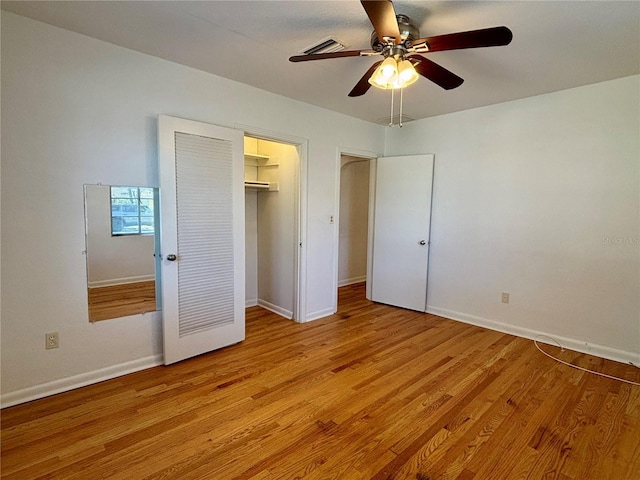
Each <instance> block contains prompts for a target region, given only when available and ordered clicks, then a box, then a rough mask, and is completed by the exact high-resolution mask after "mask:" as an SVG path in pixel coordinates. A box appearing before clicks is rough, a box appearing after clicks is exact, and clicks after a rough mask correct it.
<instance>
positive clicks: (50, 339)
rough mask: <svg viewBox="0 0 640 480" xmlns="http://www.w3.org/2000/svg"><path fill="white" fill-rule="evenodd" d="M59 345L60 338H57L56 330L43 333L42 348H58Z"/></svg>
mask: <svg viewBox="0 0 640 480" xmlns="http://www.w3.org/2000/svg"><path fill="white" fill-rule="evenodd" d="M59 346H60V339H59V338H58V332H51V333H45V334H44V348H46V349H47V350H51V349H52V348H58V347H59Z"/></svg>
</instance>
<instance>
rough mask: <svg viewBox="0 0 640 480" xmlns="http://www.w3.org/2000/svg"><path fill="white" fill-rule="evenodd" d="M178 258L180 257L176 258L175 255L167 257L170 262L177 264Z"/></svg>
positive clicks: (171, 254)
mask: <svg viewBox="0 0 640 480" xmlns="http://www.w3.org/2000/svg"><path fill="white" fill-rule="evenodd" d="M177 258H178V257H176V256H175V255H174V254H173V253H170V254H169V255H167V260H169V261H170V262H175V261H176V259H177Z"/></svg>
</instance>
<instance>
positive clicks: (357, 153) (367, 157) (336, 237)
mask: <svg viewBox="0 0 640 480" xmlns="http://www.w3.org/2000/svg"><path fill="white" fill-rule="evenodd" d="M343 155H348V156H350V157H357V158H360V159H362V161H369V213H368V224H367V274H366V277H367V279H366V297H367V299H370V298H371V272H372V265H373V241H374V239H373V218H374V213H375V212H374V205H375V197H376V182H375V178H376V166H377V158H378V157H380V156H381V155H380V154H378V153H376V152H371V151H367V150H358V149H354V148H349V147H338V149H337V154H336V179H335V185H336V189H335V192H334V198H335V200H334V205H335V213H334V229H333V251H334V252H335V254H334V258H333V288H332V290H331V291H332V305H333V313H335V312H337V311H338V280H339V279H338V275H339V264H338V262H339V260H340V258H339V257H340V183H341V168H342V156H343Z"/></svg>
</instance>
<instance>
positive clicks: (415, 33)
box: [371, 15, 420, 52]
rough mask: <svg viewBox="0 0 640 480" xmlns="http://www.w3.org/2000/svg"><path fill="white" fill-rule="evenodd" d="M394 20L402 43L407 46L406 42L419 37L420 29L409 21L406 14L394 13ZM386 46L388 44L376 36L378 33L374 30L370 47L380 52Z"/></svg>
mask: <svg viewBox="0 0 640 480" xmlns="http://www.w3.org/2000/svg"><path fill="white" fill-rule="evenodd" d="M396 20H397V21H398V30H400V39H401V40H402V42H401V44H402V45H405V46H409V45H408V44H407V42H411V41H413V40H416V39H418V38H420V30H418V27H416V26H415V25H413V24H412V23H411V19H410V18H409V17H407V16H406V15H396ZM388 46H389V45H388V44H387V43H384V42H382V41H381V40H380V39H379V38H378V34H377V33H376V31H375V30H374V31H373V32H372V33H371V48H372V49H373V50H375V51H376V52H382V51H383V50H384V49H385V47H388Z"/></svg>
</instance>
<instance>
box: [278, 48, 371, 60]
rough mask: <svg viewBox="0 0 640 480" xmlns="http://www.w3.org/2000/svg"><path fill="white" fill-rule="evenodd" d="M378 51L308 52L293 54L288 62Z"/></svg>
mask: <svg viewBox="0 0 640 480" xmlns="http://www.w3.org/2000/svg"><path fill="white" fill-rule="evenodd" d="M377 53H378V52H375V51H373V50H342V51H341V52H331V53H310V54H306V55H294V56H293V57H289V61H290V62H307V61H309V60H324V59H325V58H340V57H361V56H362V57H364V56H368V55H376V54H377Z"/></svg>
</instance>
